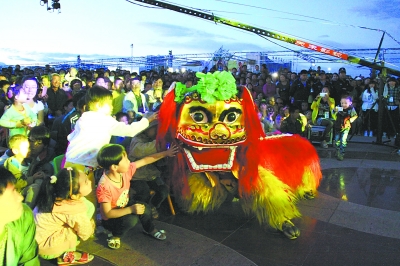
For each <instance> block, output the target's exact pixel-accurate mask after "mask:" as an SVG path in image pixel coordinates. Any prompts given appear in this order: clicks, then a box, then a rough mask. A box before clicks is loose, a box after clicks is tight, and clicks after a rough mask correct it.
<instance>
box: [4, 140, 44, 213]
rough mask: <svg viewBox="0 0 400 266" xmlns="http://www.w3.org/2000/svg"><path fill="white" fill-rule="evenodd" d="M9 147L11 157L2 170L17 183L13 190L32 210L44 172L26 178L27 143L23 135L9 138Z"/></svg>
mask: <svg viewBox="0 0 400 266" xmlns="http://www.w3.org/2000/svg"><path fill="white" fill-rule="evenodd" d="M9 147H10V149H11V151H12V152H13V154H14V155H13V156H11V157H10V158H8V159H7V160H6V161H5V162H4V168H6V169H7V170H8V171H10V172H11V173H12V174H13V175H14V176H15V178H16V179H17V183H16V184H15V189H16V190H17V191H18V192H21V194H22V195H23V196H24V197H25V200H24V201H25V203H26V204H27V205H29V207H31V208H32V209H33V207H34V206H35V203H36V198H37V196H38V194H39V190H40V185H41V184H42V179H43V178H44V176H45V175H44V172H43V171H39V172H37V173H35V174H33V175H32V176H29V177H28V176H27V171H28V167H29V166H28V165H26V164H25V163H24V160H25V159H26V158H27V157H28V153H29V141H28V138H27V137H26V136H24V135H20V134H18V135H14V136H12V137H11V138H10V141H9Z"/></svg>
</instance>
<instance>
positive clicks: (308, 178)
mask: <svg viewBox="0 0 400 266" xmlns="http://www.w3.org/2000/svg"><path fill="white" fill-rule="evenodd" d="M317 186H318V184H317V181H316V178H315V176H314V174H313V172H312V171H311V167H309V166H306V167H304V173H303V178H302V184H301V185H300V186H298V187H297V189H296V195H297V197H298V198H299V199H303V198H304V194H305V193H306V192H310V191H311V192H312V193H313V195H314V196H317V195H318V190H317Z"/></svg>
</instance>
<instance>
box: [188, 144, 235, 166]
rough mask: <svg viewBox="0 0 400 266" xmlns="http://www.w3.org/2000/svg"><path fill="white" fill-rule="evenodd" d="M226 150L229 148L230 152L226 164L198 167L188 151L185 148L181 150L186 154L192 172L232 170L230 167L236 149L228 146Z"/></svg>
mask: <svg viewBox="0 0 400 266" xmlns="http://www.w3.org/2000/svg"><path fill="white" fill-rule="evenodd" d="M195 148H196V149H199V150H201V149H203V148H202V147H195ZM226 148H229V149H230V150H231V153H230V156H229V159H228V163H225V164H216V165H209V164H200V165H198V164H197V163H196V162H195V160H194V158H193V155H192V153H191V152H190V150H188V149H185V148H183V150H184V152H185V154H186V156H187V158H188V160H189V162H190V165H191V167H192V169H193V170H196V171H199V170H230V169H232V166H233V161H234V159H235V154H236V148H237V147H235V146H229V147H226Z"/></svg>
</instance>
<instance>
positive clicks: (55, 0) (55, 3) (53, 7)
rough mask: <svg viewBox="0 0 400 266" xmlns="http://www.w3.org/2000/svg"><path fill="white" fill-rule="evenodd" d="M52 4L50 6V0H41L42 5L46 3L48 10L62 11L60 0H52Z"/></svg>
mask: <svg viewBox="0 0 400 266" xmlns="http://www.w3.org/2000/svg"><path fill="white" fill-rule="evenodd" d="M51 2H52V3H51V5H50V6H49V0H40V2H39V3H40V5H41V6H44V5H46V10H47V11H52V12H54V10H58V13H61V4H60V0H52V1H51Z"/></svg>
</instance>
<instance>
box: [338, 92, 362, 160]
mask: <svg viewBox="0 0 400 266" xmlns="http://www.w3.org/2000/svg"><path fill="white" fill-rule="evenodd" d="M340 104H341V105H342V108H343V110H342V111H339V110H338V107H336V112H337V114H336V121H335V143H336V151H337V159H338V160H339V161H343V158H344V152H345V149H346V145H347V136H348V134H349V131H350V128H351V123H353V122H354V120H356V119H357V117H358V116H357V112H356V110H355V109H354V107H353V105H352V99H351V97H350V96H342V98H341V100H340Z"/></svg>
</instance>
